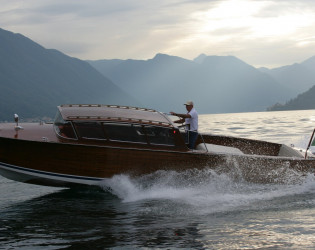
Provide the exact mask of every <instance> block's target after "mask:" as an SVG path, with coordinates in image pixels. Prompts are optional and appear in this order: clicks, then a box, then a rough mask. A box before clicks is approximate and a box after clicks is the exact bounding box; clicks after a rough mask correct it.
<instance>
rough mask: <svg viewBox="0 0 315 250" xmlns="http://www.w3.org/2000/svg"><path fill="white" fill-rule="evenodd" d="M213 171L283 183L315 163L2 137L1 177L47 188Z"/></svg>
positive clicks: (306, 171) (266, 157)
mask: <svg viewBox="0 0 315 250" xmlns="http://www.w3.org/2000/svg"><path fill="white" fill-rule="evenodd" d="M194 168H196V169H205V168H208V169H213V170H215V171H217V172H228V173H232V174H234V176H235V177H236V178H242V179H244V180H246V181H252V182H262V183H266V182H268V183H269V182H275V181H276V182H283V180H282V179H281V177H283V176H285V175H286V174H287V173H289V172H290V171H291V172H292V171H293V172H296V173H314V172H315V161H314V160H309V159H306V160H305V159H295V158H289V157H276V156H263V155H233V154H232V155H227V154H220V153H207V152H200V151H187V152H182V151H172V150H153V149H140V148H123V147H113V146H100V145H99V146H95V145H81V144H70V143H58V142H44V141H29V140H20V139H12V138H3V137H0V174H1V175H3V176H5V177H7V178H9V179H13V180H17V181H22V182H26V183H34V184H40V185H49V186H61V187H71V186H73V185H81V184H83V185H100V184H101V182H102V181H103V180H104V179H106V178H111V177H112V176H114V175H119V174H128V175H131V176H138V175H144V174H150V173H154V172H155V171H159V170H174V171H185V170H189V169H194Z"/></svg>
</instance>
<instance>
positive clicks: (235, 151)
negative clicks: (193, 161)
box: [196, 143, 244, 154]
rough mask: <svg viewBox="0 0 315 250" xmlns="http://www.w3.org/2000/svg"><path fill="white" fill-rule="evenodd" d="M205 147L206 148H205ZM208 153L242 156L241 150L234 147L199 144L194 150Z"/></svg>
mask: <svg viewBox="0 0 315 250" xmlns="http://www.w3.org/2000/svg"><path fill="white" fill-rule="evenodd" d="M206 147H207V148H206ZM207 149H208V151H209V152H212V153H224V154H244V153H243V152H242V151H241V150H239V149H238V148H234V147H228V146H222V145H216V144H210V143H200V144H198V145H197V146H196V150H200V151H207Z"/></svg>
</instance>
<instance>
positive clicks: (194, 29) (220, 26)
mask: <svg viewBox="0 0 315 250" xmlns="http://www.w3.org/2000/svg"><path fill="white" fill-rule="evenodd" d="M0 14H1V19H0V27H2V28H4V29H8V30H11V31H13V32H19V33H22V34H24V35H25V36H28V37H29V38H31V39H33V40H35V41H36V42H38V43H40V44H41V45H43V46H44V47H47V48H55V49H58V50H61V51H62V52H64V53H66V54H68V55H70V56H74V57H78V58H81V59H104V58H121V59H127V58H134V59H148V58H152V57H153V56H154V55H155V54H156V53H167V54H171V55H176V56H181V57H184V58H187V59H193V58H195V57H196V56H198V55H199V54H201V53H205V54H208V55H234V56H237V57H239V58H240V59H242V60H244V61H246V62H248V63H250V64H252V65H255V66H262V65H264V66H281V65H285V64H290V63H293V62H298V61H299V60H303V59H307V58H308V57H310V56H313V54H312V53H313V51H314V50H315V38H314V37H315V30H314V28H313V27H314V25H315V1H311V0H290V1H289V0H212V1H204V0H152V1H150V3H149V4H148V2H147V1H144V0H135V1H130V0H115V1H101V0H91V1H88V2H87V1H84V0H67V1H66V2H65V1H62V0H45V1H39V0H29V1H24V0H23V1H22V0H15V1H12V0H3V1H2V7H1V10H0Z"/></svg>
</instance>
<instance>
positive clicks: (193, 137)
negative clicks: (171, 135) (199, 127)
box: [188, 131, 198, 149]
mask: <svg viewBox="0 0 315 250" xmlns="http://www.w3.org/2000/svg"><path fill="white" fill-rule="evenodd" d="M188 138H189V141H188V147H189V148H190V149H194V148H195V143H196V140H197V138H198V132H195V131H188Z"/></svg>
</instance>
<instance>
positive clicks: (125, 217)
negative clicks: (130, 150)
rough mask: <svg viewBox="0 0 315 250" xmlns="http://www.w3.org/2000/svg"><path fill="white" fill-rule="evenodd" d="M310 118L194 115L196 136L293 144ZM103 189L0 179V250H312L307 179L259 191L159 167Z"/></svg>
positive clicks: (300, 140)
mask: <svg viewBox="0 0 315 250" xmlns="http://www.w3.org/2000/svg"><path fill="white" fill-rule="evenodd" d="M314 122H315V112H314V116H313V111H296V112H270V113H242V114H219V115H201V118H200V123H201V131H203V132H208V133H214V134H228V135H234V136H242V137H249V138H253V139H264V140H269V141H274V142H282V143H287V144H291V143H295V144H300V145H304V144H305V143H307V142H308V138H309V135H310V134H311V132H312V130H313V126H314ZM282 175H283V178H290V173H286V172H283V173H282ZM102 184H103V187H104V189H102V188H101V187H100V188H99V189H76V190H68V189H56V188H49V187H40V186H33V185H27V184H22V183H16V182H13V181H10V180H7V179H4V178H2V177H0V188H1V192H0V249H62V248H70V249H107V248H118V249H120V248H123V249H125V248H127V249H134V248H170V249H173V248H188V249H241V248H243V249H255V248H261V249H268V248H273V249H279V248H280V249H306V248H315V242H314V240H313V238H314V233H315V226H314V217H315V177H314V175H311V174H310V175H308V176H303V178H301V181H300V182H298V184H294V183H292V182H290V181H288V182H287V184H286V185H276V184H268V185H262V184H253V183H247V182H245V181H244V180H242V178H235V175H234V174H233V173H218V172H215V171H213V170H207V169H204V170H190V171H186V172H184V173H180V174H179V173H176V172H174V171H167V172H166V171H160V172H157V173H155V174H151V175H147V176H143V177H139V178H130V177H128V176H126V175H120V176H115V177H113V178H111V179H108V180H104V183H102ZM105 187H106V188H108V187H109V189H106V188H105ZM104 190H110V192H109V191H104Z"/></svg>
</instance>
